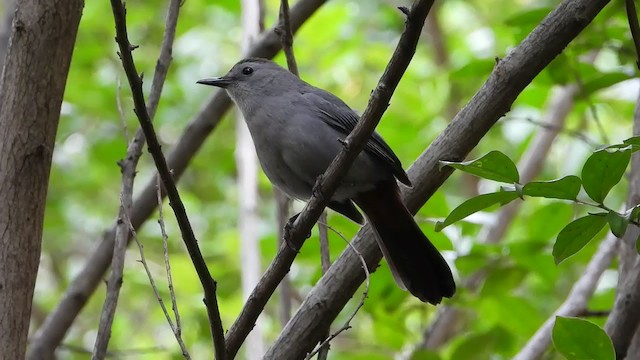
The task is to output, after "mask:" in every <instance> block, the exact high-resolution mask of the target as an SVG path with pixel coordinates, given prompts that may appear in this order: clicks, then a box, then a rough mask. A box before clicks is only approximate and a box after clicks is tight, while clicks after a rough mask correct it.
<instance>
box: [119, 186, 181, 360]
mask: <svg viewBox="0 0 640 360" xmlns="http://www.w3.org/2000/svg"><path fill="white" fill-rule="evenodd" d="M161 189H162V184H161V181H160V177H158V225H159V226H160V233H161V234H162V252H163V253H164V268H165V270H166V272H167V286H168V287H169V297H170V298H171V308H172V309H173V314H174V315H175V317H176V325H175V326H173V325H172V323H171V317H170V316H169V314H168V313H167V311H166V309H165V308H164V305H163V303H162V299H161V298H160V294H159V293H158V290H157V289H156V288H155V285H154V284H153V278H152V277H151V272H149V270H148V269H147V268H146V264H145V262H144V254H143V253H142V244H140V241H139V240H138V239H137V238H136V239H135V240H136V243H137V244H138V250H139V251H140V258H141V259H142V262H143V264H144V266H145V270H146V271H147V276H148V277H149V281H150V282H151V287H153V288H154V289H153V291H154V292H155V294H156V298H157V299H158V301H159V302H160V306H162V308H163V309H162V310H163V311H164V313H165V317H166V318H167V322H168V323H169V326H171V330H172V331H173V335H174V336H175V337H176V340H177V341H178V344H179V345H180V350H182V356H184V358H185V359H190V358H191V356H190V355H189V352H188V351H187V347H186V346H185V344H184V341H182V324H181V320H180V312H179V311H178V302H177V301H176V292H175V290H174V288H173V278H172V276H171V263H170V262H169V246H168V238H169V237H168V236H167V231H166V229H165V226H164V215H163V213H162V190H161ZM127 220H128V222H129V226H130V229H131V233H132V234H134V235H133V236H135V232H134V231H135V229H133V225H131V219H127Z"/></svg>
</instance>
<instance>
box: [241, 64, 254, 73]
mask: <svg viewBox="0 0 640 360" xmlns="http://www.w3.org/2000/svg"><path fill="white" fill-rule="evenodd" d="M242 73H243V74H245V75H251V74H252V73H253V68H252V67H250V66H247V67H245V68H243V69H242Z"/></svg>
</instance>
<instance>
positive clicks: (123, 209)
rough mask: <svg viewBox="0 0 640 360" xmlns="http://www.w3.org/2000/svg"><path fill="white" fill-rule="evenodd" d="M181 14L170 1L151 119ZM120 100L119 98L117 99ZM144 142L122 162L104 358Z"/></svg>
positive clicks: (175, 0) (102, 329)
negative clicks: (137, 168)
mask: <svg viewBox="0 0 640 360" xmlns="http://www.w3.org/2000/svg"><path fill="white" fill-rule="evenodd" d="M179 12H180V0H171V1H170V2H169V9H168V11H167V20H166V26H165V32H164V36H163V39H162V46H161V48H160V55H159V57H158V62H157V64H156V71H155V72H154V75H153V81H152V82H151V93H150V94H149V103H148V105H147V111H148V112H149V117H150V118H151V119H153V117H154V115H155V112H156V110H157V108H158V103H159V101H160V94H161V93H162V87H163V86H164V81H165V79H166V78H167V72H168V70H169V64H170V63H171V52H172V48H173V40H174V38H175V34H176V26H177V23H178V14H179ZM118 99H119V98H118ZM144 143H145V138H144V133H143V132H142V129H138V131H137V132H136V134H135V136H134V138H133V140H132V141H131V142H130V143H129V145H128V146H127V153H126V156H125V159H124V160H122V161H120V162H119V163H118V164H119V165H120V169H121V173H122V184H121V190H120V210H119V214H118V222H117V226H116V235H115V246H114V251H113V260H112V261H111V276H110V278H109V281H108V282H107V296H106V299H105V302H104V307H103V310H102V315H101V318H100V326H99V328H98V335H97V337H96V344H95V349H94V356H97V357H98V358H103V357H104V356H105V355H106V351H107V345H108V343H109V338H110V336H111V325H112V323H113V318H114V316H115V310H116V306H117V303H118V295H119V293H120V287H121V285H122V270H123V267H124V258H125V252H126V249H127V243H128V240H129V222H125V221H124V219H125V218H126V219H129V217H130V215H129V212H130V211H131V207H132V205H133V181H134V179H135V175H136V167H137V165H138V160H139V159H140V156H141V155H142V148H143V146H144Z"/></svg>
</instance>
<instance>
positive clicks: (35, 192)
mask: <svg viewBox="0 0 640 360" xmlns="http://www.w3.org/2000/svg"><path fill="white" fill-rule="evenodd" d="M83 5H84V2H83V1H82V0H69V1H62V0H54V1H39V0H22V1H18V3H17V10H16V13H15V17H14V19H13V23H12V30H11V38H10V40H9V48H8V50H7V56H6V59H5V66H4V71H3V72H2V79H1V81H2V88H1V89H0V199H2V202H1V203H0V349H2V357H3V358H5V359H21V358H23V357H24V353H25V348H26V343H27V334H28V330H29V319H30V314H31V300H32V298H33V288H34V285H35V280H36V274H37V272H38V264H39V260H40V245H41V238H42V226H43V219H44V206H45V200H46V196H47V182H48V180H49V171H50V169H51V157H52V154H53V146H54V141H55V135H56V129H57V126H58V119H59V116H60V106H61V104H62V96H63V94H64V88H65V84H66V80H67V73H68V71H69V64H70V62H71V54H72V52H73V45H74V42H75V39H76V33H77V31H78V24H79V22H80V16H81V14H82V7H83Z"/></svg>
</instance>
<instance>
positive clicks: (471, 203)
mask: <svg viewBox="0 0 640 360" xmlns="http://www.w3.org/2000/svg"><path fill="white" fill-rule="evenodd" d="M516 198H518V194H517V193H516V192H515V191H499V192H495V193H489V194H482V195H478V196H476V197H472V198H471V199H469V200H467V201H465V202H463V203H462V204H460V205H459V206H458V207H456V208H455V209H453V211H451V213H450V214H449V216H447V218H446V219H445V220H444V221H438V222H437V223H436V231H441V230H442V229H444V228H445V227H447V226H449V225H451V224H453V223H454V222H456V221H459V220H462V219H464V218H466V217H467V216H469V215H471V214H473V213H476V212H478V211H480V210H484V209H486V208H488V207H489V206H491V205H495V204H502V205H505V204H508V203H510V202H511V201H513V200H515V199H516Z"/></svg>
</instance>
